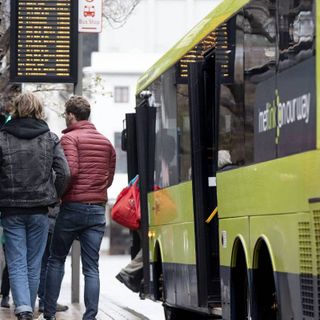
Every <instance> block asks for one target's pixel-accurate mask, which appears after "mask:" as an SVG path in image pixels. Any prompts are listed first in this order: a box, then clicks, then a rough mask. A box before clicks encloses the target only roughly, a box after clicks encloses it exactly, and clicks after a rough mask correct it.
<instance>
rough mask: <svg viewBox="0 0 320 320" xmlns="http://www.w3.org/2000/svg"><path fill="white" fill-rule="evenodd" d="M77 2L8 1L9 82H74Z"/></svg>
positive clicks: (72, 0)
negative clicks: (9, 36)
mask: <svg viewBox="0 0 320 320" xmlns="http://www.w3.org/2000/svg"><path fill="white" fill-rule="evenodd" d="M77 18H78V11H77V1H74V0H55V1H54V0H50V1H44V0H42V1H41V0H11V29H12V30H11V38H10V45H11V48H10V57H11V58H10V60H11V61H10V62H11V66H10V80H11V81H13V82H70V83H75V82H76V81H77Z"/></svg>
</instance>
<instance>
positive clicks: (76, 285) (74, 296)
mask: <svg viewBox="0 0 320 320" xmlns="http://www.w3.org/2000/svg"><path fill="white" fill-rule="evenodd" d="M82 47H83V34H82V33H80V32H79V33H78V79H77V83H76V84H75V86H74V94H75V95H78V96H82V65H83V56H82ZM71 273H72V274H71V302H72V303H79V301H80V242H79V241H77V240H76V241H74V242H73V244H72V251H71Z"/></svg>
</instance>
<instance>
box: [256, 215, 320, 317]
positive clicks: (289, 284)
mask: <svg viewBox="0 0 320 320" xmlns="http://www.w3.org/2000/svg"><path fill="white" fill-rule="evenodd" d="M261 239H263V241H265V243H266V244H267V247H268V251H269V254H270V258H271V261H272V265H273V271H274V278H275V285H276V290H277V299H278V305H279V307H280V314H281V319H309V318H308V317H307V316H310V319H318V316H319V314H318V310H317V309H318V308H317V304H318V302H317V300H318V299H317V295H316V291H317V274H316V270H315V268H314V263H315V261H314V260H315V255H314V254H313V252H315V247H314V243H315V242H314V239H315V235H314V229H313V224H312V213H310V212H307V213H296V214H290V215H287V214H286V215H274V216H272V219H270V216H260V217H251V218H250V240H251V244H250V247H251V248H252V250H251V255H252V257H253V259H252V261H253V266H252V268H253V270H255V269H256V268H258V267H259V266H257V265H255V261H257V260H258V259H257V255H258V254H259V253H258V252H255V251H254V248H255V247H256V244H257V243H258V241H259V240H261ZM253 255H255V256H253Z"/></svg>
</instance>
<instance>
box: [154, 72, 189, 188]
mask: <svg viewBox="0 0 320 320" xmlns="http://www.w3.org/2000/svg"><path fill="white" fill-rule="evenodd" d="M177 79H179V77H177V76H176V68H175V67H172V68H171V69H169V70H168V71H167V72H165V73H164V74H163V75H162V76H161V78H160V79H159V80H157V81H156V82H155V83H153V84H152V85H151V87H150V88H149V90H150V91H151V92H152V94H153V99H154V101H153V104H154V106H156V107H157V112H156V145H155V172H154V182H155V185H157V186H158V187H160V188H164V187H168V186H172V185H175V184H178V183H179V182H183V181H187V180H190V179H191V169H190V168H191V147H190V119H189V95H188V85H187V83H177V82H178V80H177Z"/></svg>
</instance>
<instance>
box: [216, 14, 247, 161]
mask: <svg viewBox="0 0 320 320" xmlns="http://www.w3.org/2000/svg"><path fill="white" fill-rule="evenodd" d="M242 21H243V16H242V15H238V16H237V17H235V18H233V19H231V20H230V21H229V22H228V24H227V25H225V26H221V27H220V28H225V30H226V32H224V34H227V38H226V39H224V41H223V39H219V40H218V45H217V60H218V68H217V69H218V70H220V72H219V73H220V74H219V75H218V77H219V78H221V81H220V93H219V95H220V99H219V150H228V151H229V153H230V155H231V161H232V164H236V165H243V164H244V163H245V148H244V147H245V122H244V120H245V111H244V104H243V99H244V98H243V27H242V24H243V23H242ZM220 34H221V31H220V30H218V36H219V35H220ZM220 43H228V44H229V46H230V49H231V50H228V51H229V52H233V55H232V56H230V55H229V56H227V54H225V55H224V56H223V55H222V54H221V53H220V51H221V49H220V48H219V45H220ZM228 49H229V48H228ZM221 57H222V58H223V59H224V61H223V63H222V64H223V65H226V64H228V65H229V67H228V70H229V72H228V73H227V75H228V76H227V77H224V75H223V76H222V77H221V71H222V70H223V69H221V65H219V63H220V62H219V61H221ZM224 74H225V72H224Z"/></svg>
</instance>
